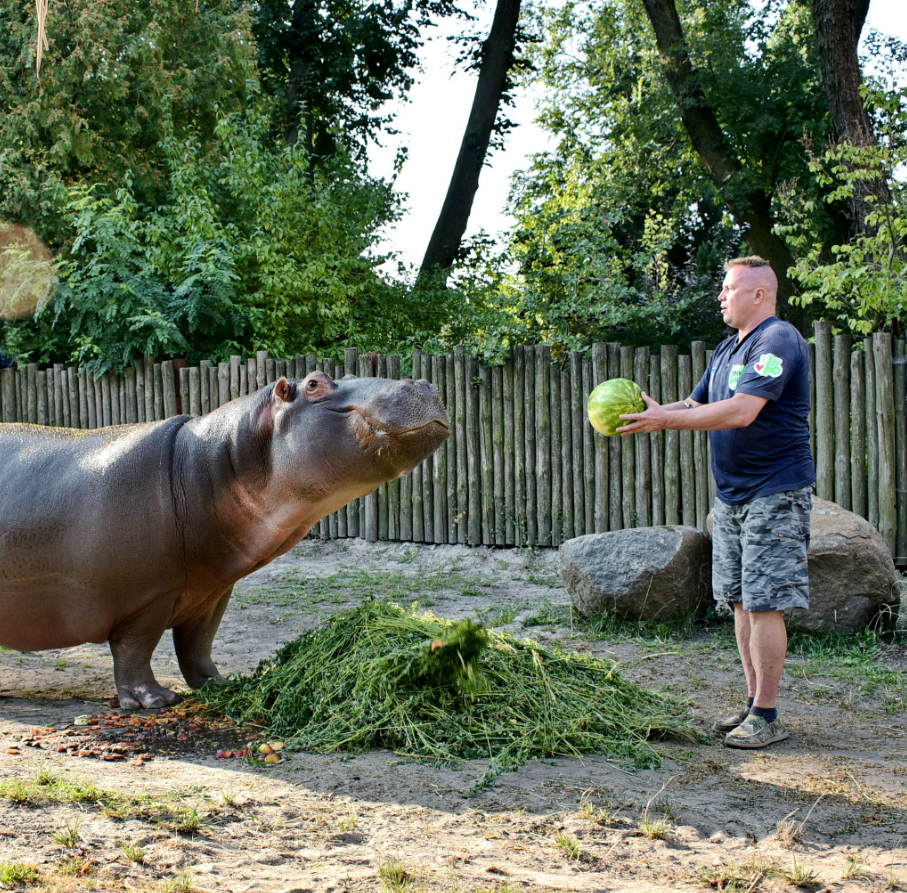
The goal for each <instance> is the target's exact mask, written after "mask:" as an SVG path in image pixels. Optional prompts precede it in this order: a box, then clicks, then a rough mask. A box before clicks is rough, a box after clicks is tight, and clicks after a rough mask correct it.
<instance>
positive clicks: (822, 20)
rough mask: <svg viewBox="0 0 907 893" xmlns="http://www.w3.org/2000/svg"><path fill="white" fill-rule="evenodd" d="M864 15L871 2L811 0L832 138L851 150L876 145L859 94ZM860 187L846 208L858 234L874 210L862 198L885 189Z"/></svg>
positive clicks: (873, 184)
mask: <svg viewBox="0 0 907 893" xmlns="http://www.w3.org/2000/svg"><path fill="white" fill-rule="evenodd" d="M868 11H869V0H813V19H814V20H815V25H816V42H817V45H818V48H819V61H820V64H821V67H822V83H823V84H824V85H825V98H826V101H827V102H828V110H829V111H830V112H831V119H832V123H833V125H834V129H835V140H836V141H837V142H839V143H843V142H848V143H850V144H851V145H854V146H874V145H875V144H876V138H875V133H874V132H873V129H872V121H871V120H870V118H869V115H868V114H867V113H866V107H865V106H864V105H863V97H862V96H860V85H861V84H862V82H863V78H862V74H861V72H860V60H859V57H858V56H857V45H858V44H859V42H860V32H861V31H862V30H863V23H864V22H865V21H866V13H867V12H868ZM861 184H862V186H863V188H862V189H859V190H857V191H856V192H855V194H854V197H853V198H852V199H851V202H850V207H851V211H852V213H853V218H854V224H855V225H856V227H857V230H858V231H859V232H864V233H865V232H868V231H869V229H870V227H869V226H868V225H867V223H866V216H867V215H868V214H869V213H870V212H871V211H872V205H871V204H870V203H869V202H867V201H866V197H867V195H874V196H876V197H878V198H880V199H883V200H884V199H887V198H888V187H887V184H886V183H885V181H884V180H879V181H869V180H864V181H861Z"/></svg>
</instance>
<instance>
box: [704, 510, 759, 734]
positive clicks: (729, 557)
mask: <svg viewBox="0 0 907 893" xmlns="http://www.w3.org/2000/svg"><path fill="white" fill-rule="evenodd" d="M740 527H741V518H740V513H739V512H738V511H737V510H736V509H735V508H734V507H732V506H727V505H725V504H724V503H723V502H721V500H720V499H716V500H715V508H714V513H713V524H712V591H713V593H714V596H715V600H716V601H717V602H718V604H719V605H722V606H724V607H728V606H731V605H733V609H734V629H735V631H736V634H737V647H738V650H739V651H740V660H741V661H742V663H743V671H744V673H745V674H746V683H747V689H748V692H749V695H750V699H748V702H747V703H746V704H744V705H743V706H742V707H741V708H740V709H739V710H737V711H735V712H733V713H730V714H728V715H727V716H722V717H720V718H719V719H716V720H715V722H714V723H713V724H712V731H713V732H718V733H719V734H720V735H726V734H727V733H728V732H730V731H731V730H732V729H735V728H737V726H739V725H740V723H741V722H743V720H744V719H746V716H747V714H748V713H749V709H750V707H751V706H752V703H753V702H752V700H751V698H752V695H753V692H754V691H755V690H756V675H755V671H754V670H753V663H752V661H751V660H750V656H749V637H750V628H749V620H748V619H747V612H746V611H744V610H743V605H742V604H741V599H742V597H743V596H742V590H741V573H742V556H741V549H742V543H741V541H740Z"/></svg>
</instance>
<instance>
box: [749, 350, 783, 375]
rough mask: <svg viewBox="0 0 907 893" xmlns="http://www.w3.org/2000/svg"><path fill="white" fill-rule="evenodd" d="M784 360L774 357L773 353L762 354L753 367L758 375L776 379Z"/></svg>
mask: <svg viewBox="0 0 907 893" xmlns="http://www.w3.org/2000/svg"><path fill="white" fill-rule="evenodd" d="M783 363H784V360H782V359H781V357H776V356H775V355H774V354H773V353H764V354H762V356H761V357H759V362H758V363H756V365H755V366H754V367H753V368H754V369H755V370H756V372H757V373H759V375H763V376H765V377H767V378H777V377H778V376H779V375H780V374H781V366H782V364H783Z"/></svg>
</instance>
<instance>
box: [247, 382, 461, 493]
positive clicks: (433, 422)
mask: <svg viewBox="0 0 907 893" xmlns="http://www.w3.org/2000/svg"><path fill="white" fill-rule="evenodd" d="M259 398H260V399H259V402H258V403H257V406H256V407H255V409H254V423H253V424H254V425H255V427H257V428H258V429H259V431H260V432H262V433H264V434H266V435H267V436H268V437H269V439H270V441H271V449H270V453H271V462H272V472H273V473H275V474H276V476H277V477H278V479H280V480H285V481H287V482H288V483H289V482H291V481H292V482H293V486H297V485H298V486H299V488H300V490H301V491H303V493H304V495H305V496H306V497H307V498H309V499H312V498H314V499H320V498H323V497H326V496H328V495H329V494H332V495H336V496H337V497H342V502H341V504H343V503H345V502H347V501H349V499H355V498H356V497H357V496H360V495H362V494H364V493H368V492H370V491H372V490H373V489H374V488H375V487H377V486H378V485H379V484H381V483H383V482H384V481H387V480H392V479H393V478H397V477H402V476H403V475H405V474H407V473H408V472H410V471H412V470H413V468H415V467H416V465H418V464H419V463H420V462H421V461H422V460H423V459H425V458H426V457H428V456H430V455H431V454H432V453H433V452H434V451H435V450H436V449H437V448H438V447H439V446H440V445H441V444H442V443H443V442H444V440H445V439H446V438H447V437H448V435H449V434H450V420H449V418H448V416H447V412H446V411H445V409H444V406H443V405H442V403H441V400H440V398H439V397H438V393H437V391H436V390H435V388H434V387H433V386H432V385H431V384H430V383H429V382H427V381H412V380H411V379H403V380H401V381H391V380H387V379H382V378H352V377H349V378H344V379H342V380H340V381H334V380H333V379H332V378H331V377H330V376H328V375H325V374H324V373H323V372H313V373H311V374H310V375H308V376H307V377H306V378H305V379H303V380H302V381H298V380H293V381H287V380H286V379H284V378H282V379H280V380H279V381H278V382H276V383H275V384H274V385H273V386H272V387H269V388H265V389H264V390H263V391H261V392H260V394H259ZM331 501H332V502H334V501H337V500H335V499H333V498H332V499H331Z"/></svg>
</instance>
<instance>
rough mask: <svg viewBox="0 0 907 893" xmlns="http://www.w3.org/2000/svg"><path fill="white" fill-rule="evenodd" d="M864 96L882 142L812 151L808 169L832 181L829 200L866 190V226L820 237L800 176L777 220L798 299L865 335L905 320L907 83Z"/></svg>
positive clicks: (828, 184)
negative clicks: (841, 236) (842, 236)
mask: <svg viewBox="0 0 907 893" xmlns="http://www.w3.org/2000/svg"><path fill="white" fill-rule="evenodd" d="M864 95H865V98H866V99H867V101H868V103H870V104H871V105H872V106H874V107H875V109H876V111H877V121H878V125H879V127H878V132H879V143H878V145H874V146H854V145H851V144H850V143H843V144H839V145H836V146H832V147H831V148H829V149H828V150H826V151H825V152H824V153H823V154H822V155H819V156H816V155H813V156H812V157H811V159H810V170H811V172H812V173H813V175H814V176H815V178H816V180H817V181H818V182H819V183H820V184H821V185H823V186H825V187H827V189H828V192H827V195H826V198H825V201H826V202H829V203H831V202H839V203H842V202H849V201H850V199H851V198H853V196H854V195H855V194H865V200H866V202H867V203H869V204H870V205H871V206H872V211H871V213H870V214H869V215H868V217H867V219H866V224H867V226H866V231H865V232H858V233H855V234H853V235H851V237H850V238H849V239H848V240H847V241H841V242H837V243H836V242H835V241H832V240H829V239H825V240H823V239H821V238H820V237H819V236H818V235H817V234H816V233H815V231H814V228H813V226H812V215H813V211H814V206H815V204H816V202H817V201H818V199H816V198H813V197H811V196H809V195H805V194H803V193H802V192H801V191H799V190H798V189H797V184H795V183H792V184H788V187H787V189H786V190H784V192H783V193H782V195H781V208H782V213H781V217H782V220H783V223H782V224H781V225H779V226H778V227H777V230H778V232H779V233H780V234H781V235H783V237H784V238H785V240H786V241H787V242H788V244H789V245H791V246H792V248H793V250H794V256H795V257H796V263H795V265H794V266H793V267H792V268H791V270H790V274H791V276H792V277H793V278H794V279H795V280H796V281H797V282H798V283H799V284H800V285H801V286H802V287H803V291H802V293H801V294H800V295H799V296H798V297H795V298H794V301H796V302H798V303H800V304H801V305H803V306H810V305H815V306H816V307H817V308H819V309H820V311H821V313H822V314H823V315H824V316H825V317H826V318H829V319H832V320H834V321H836V322H837V323H838V324H839V325H841V326H842V327H848V328H850V329H851V330H852V331H854V332H857V333H860V334H867V333H869V332H872V331H876V330H880V329H884V328H885V327H887V326H889V325H890V324H891V323H892V322H893V321H895V320H900V321H904V320H905V319H907V255H905V250H904V247H905V237H907V184H905V183H904V181H903V180H898V179H896V177H895V172H897V171H899V170H903V169H904V166H905V165H907V143H905V142H904V139H903V135H904V133H905V132H907V89H903V90H900V91H893V92H890V93H883V92H880V91H872V90H867V91H866V92H865V94H864Z"/></svg>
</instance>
